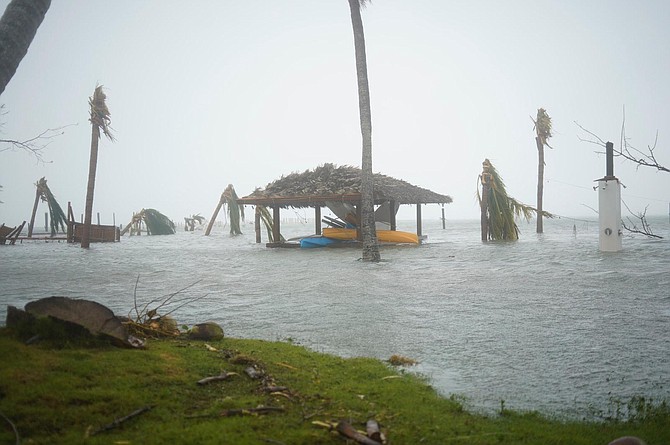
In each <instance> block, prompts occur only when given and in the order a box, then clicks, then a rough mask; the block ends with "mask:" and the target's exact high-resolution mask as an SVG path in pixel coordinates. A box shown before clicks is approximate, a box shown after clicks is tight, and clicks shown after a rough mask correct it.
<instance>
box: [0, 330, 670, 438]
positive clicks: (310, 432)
mask: <svg viewBox="0 0 670 445" xmlns="http://www.w3.org/2000/svg"><path fill="white" fill-rule="evenodd" d="M208 346H209V347H208ZM250 366H253V367H254V369H255V371H256V372H258V373H260V374H261V377H260V378H258V379H252V378H251V377H249V376H248V375H247V373H245V369H247V368H249V367H250ZM224 372H226V373H231V375H230V376H229V377H228V378H227V379H225V380H221V381H215V382H211V383H208V384H204V385H199V384H198V383H197V382H198V381H199V380H201V379H203V378H205V377H209V376H217V375H220V374H222V373H224ZM257 407H272V408H278V410H273V411H270V412H267V413H254V412H250V411H239V410H248V409H250V408H257ZM142 408H144V409H145V411H143V412H141V413H139V414H137V415H135V416H133V417H130V418H128V419H127V420H125V421H122V422H117V423H116V424H115V423H114V422H115V420H116V419H120V418H123V417H124V416H128V415H129V414H131V413H133V412H136V411H137V410H140V409H142ZM662 408H663V409H658V410H654V411H651V412H650V413H648V415H646V416H644V418H641V419H636V420H635V421H634V422H632V421H631V422H621V421H619V422H606V423H587V422H561V421H554V420H550V419H547V418H544V417H542V416H540V415H538V414H535V413H515V412H510V411H504V412H503V413H501V415H499V416H494V417H487V416H482V415H476V414H472V413H468V412H466V411H464V409H463V407H462V405H461V404H460V403H459V402H458V401H456V400H451V399H447V398H444V397H441V396H440V395H438V394H437V393H436V392H435V390H434V389H433V388H431V387H430V386H429V385H428V384H426V382H425V381H423V380H422V379H421V378H419V377H416V376H415V375H413V374H410V373H406V372H403V370H402V368H394V367H392V366H390V365H389V364H388V363H384V362H381V361H379V360H374V359H369V358H352V359H343V358H339V357H335V356H331V355H325V354H320V353H315V352H312V351H309V350H307V349H306V348H303V347H301V346H296V345H293V344H290V343H284V342H267V341H261V340H245V339H235V338H225V339H223V340H220V341H216V342H211V343H207V344H206V343H204V342H197V341H190V340H187V339H169V340H167V339H162V340H149V341H148V342H147V347H146V349H145V350H129V349H120V348H115V347H112V346H108V345H105V344H95V345H87V346H82V345H77V346H71V345H70V346H68V345H62V344H61V345H58V346H55V345H53V344H52V345H48V344H45V343H40V342H38V343H36V344H33V345H25V344H24V343H23V342H20V341H18V340H16V339H15V338H13V337H12V336H10V335H9V333H8V332H7V330H6V329H3V330H0V413H1V414H2V416H1V417H0V425H1V426H0V444H13V443H17V440H18V439H17V437H18V438H20V443H22V444H200V445H206V444H287V445H288V444H291V445H293V444H343V443H347V439H345V438H344V437H342V436H340V435H339V434H338V433H337V432H336V431H334V430H331V429H329V428H328V425H329V424H333V423H336V422H338V421H341V420H344V421H347V422H349V423H350V424H351V425H353V426H354V427H355V428H357V429H359V430H363V431H364V430H365V423H366V421H367V420H368V419H375V420H377V421H378V422H379V424H380V425H381V430H382V432H383V433H384V434H385V436H386V440H387V443H388V444H543V445H550V444H571V445H579V444H585V445H586V444H589V445H591V444H592V445H606V444H607V443H608V442H610V441H611V440H613V439H614V438H617V437H620V436H625V435H635V436H638V437H641V438H643V439H644V440H645V441H646V442H647V443H648V444H649V445H654V444H659V445H660V444H670V428H669V427H668V425H670V415H669V413H668V410H667V408H666V407H665V406H664V407H662ZM279 409H280V410H279ZM105 427H108V429H105ZM348 443H354V442H352V441H349V442H348Z"/></svg>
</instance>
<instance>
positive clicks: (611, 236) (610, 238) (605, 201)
mask: <svg viewBox="0 0 670 445" xmlns="http://www.w3.org/2000/svg"><path fill="white" fill-rule="evenodd" d="M598 215H599V217H598V221H599V227H600V232H599V246H600V250H601V251H602V252H618V251H620V250H621V234H622V232H621V184H620V183H619V180H618V179H617V178H615V177H605V178H602V179H599V180H598Z"/></svg>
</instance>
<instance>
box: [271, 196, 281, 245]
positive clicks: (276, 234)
mask: <svg viewBox="0 0 670 445" xmlns="http://www.w3.org/2000/svg"><path fill="white" fill-rule="evenodd" d="M279 220H280V218H279V205H274V206H272V238H273V242H274V243H278V242H280V240H281V230H280V227H279V224H280V221H279Z"/></svg>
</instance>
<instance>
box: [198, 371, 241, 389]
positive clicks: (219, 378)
mask: <svg viewBox="0 0 670 445" xmlns="http://www.w3.org/2000/svg"><path fill="white" fill-rule="evenodd" d="M234 375H238V374H237V373H236V372H223V373H221V374H220V375H215V376H212V377H205V378H204V379H200V380H198V385H200V386H203V385H207V384H209V383H212V382H220V381H222V380H227V379H228V378H230V377H232V376H234Z"/></svg>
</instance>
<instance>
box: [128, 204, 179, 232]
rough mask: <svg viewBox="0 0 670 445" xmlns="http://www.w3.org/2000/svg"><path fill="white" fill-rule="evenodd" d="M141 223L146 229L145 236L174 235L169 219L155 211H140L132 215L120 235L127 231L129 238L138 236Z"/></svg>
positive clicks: (173, 226) (173, 227)
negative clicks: (134, 235)
mask: <svg viewBox="0 0 670 445" xmlns="http://www.w3.org/2000/svg"><path fill="white" fill-rule="evenodd" d="M142 223H144V225H145V226H146V228H147V235H174V233H175V225H174V223H173V222H172V220H171V219H170V218H168V217H167V216H165V215H163V214H162V213H161V212H159V211H158V210H155V209H142V210H140V211H139V212H137V213H135V214H133V217H132V218H131V220H130V222H129V223H128V225H127V226H126V227H125V228H124V229H123V230H122V231H121V235H124V234H125V233H126V232H128V231H129V230H130V235H131V236H132V235H133V233H136V234H137V235H140V234H141V233H142V230H141V225H142Z"/></svg>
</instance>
